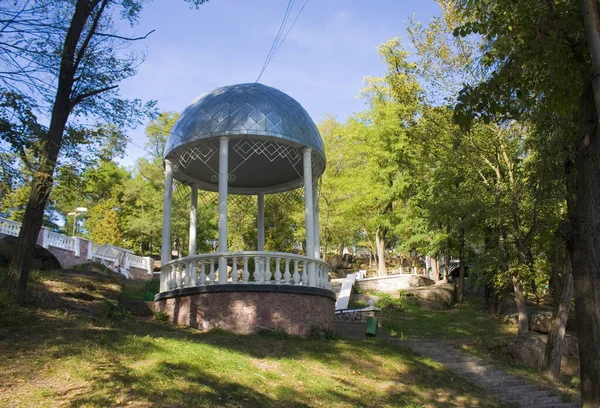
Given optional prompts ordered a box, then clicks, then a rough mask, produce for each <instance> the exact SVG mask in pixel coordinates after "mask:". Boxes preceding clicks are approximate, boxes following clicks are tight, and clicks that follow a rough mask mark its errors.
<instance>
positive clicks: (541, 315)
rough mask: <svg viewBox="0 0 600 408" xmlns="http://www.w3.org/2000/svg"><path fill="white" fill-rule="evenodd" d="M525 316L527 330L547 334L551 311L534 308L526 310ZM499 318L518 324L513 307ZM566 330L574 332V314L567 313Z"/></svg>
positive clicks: (517, 315)
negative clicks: (527, 322)
mask: <svg viewBox="0 0 600 408" xmlns="http://www.w3.org/2000/svg"><path fill="white" fill-rule="evenodd" d="M527 317H528V320H529V330H531V331H534V332H538V333H542V334H547V333H548V332H549V331H550V326H551V325H552V311H550V310H547V309H534V310H528V311H527ZM500 320H501V321H502V322H503V323H504V324H507V325H511V326H518V325H519V314H518V313H517V312H516V310H515V309H511V310H509V311H508V313H506V314H504V315H503V316H500ZM567 331H569V332H575V331H576V326H575V316H574V315H573V314H570V315H569V319H568V320H567Z"/></svg>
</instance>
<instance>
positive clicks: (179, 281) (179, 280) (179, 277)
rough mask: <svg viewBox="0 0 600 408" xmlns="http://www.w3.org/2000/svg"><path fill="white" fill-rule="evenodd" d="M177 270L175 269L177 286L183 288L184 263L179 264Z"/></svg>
mask: <svg viewBox="0 0 600 408" xmlns="http://www.w3.org/2000/svg"><path fill="white" fill-rule="evenodd" d="M176 268H177V270H176V271H175V277H176V279H177V287H178V288H181V287H183V269H184V268H183V265H182V264H177V266H176Z"/></svg>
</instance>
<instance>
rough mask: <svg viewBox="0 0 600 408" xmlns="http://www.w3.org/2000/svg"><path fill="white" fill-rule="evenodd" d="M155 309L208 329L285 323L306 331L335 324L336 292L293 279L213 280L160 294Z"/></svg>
mask: <svg viewBox="0 0 600 408" xmlns="http://www.w3.org/2000/svg"><path fill="white" fill-rule="evenodd" d="M155 310H156V311H157V312H163V313H166V314H167V315H168V316H169V320H170V321H171V322H172V323H174V324H178V325H182V326H192V327H194V328H197V329H200V330H202V331H207V330H211V329H217V328H218V329H223V330H226V331H230V332H233V333H238V334H252V333H256V332H257V331H258V330H259V329H263V328H268V329H281V330H285V331H286V332H287V333H289V334H296V335H306V334H308V333H309V332H310V330H311V328H312V327H315V326H316V327H319V328H321V329H327V330H333V329H334V328H335V318H334V312H335V294H334V293H333V292H331V291H330V290H327V289H321V288H315V287H309V286H293V285H289V286H288V285H261V284H255V285H252V284H251V285H248V284H227V285H208V286H198V287H190V288H183V289H175V290H170V291H167V292H162V293H159V294H158V295H156V298H155Z"/></svg>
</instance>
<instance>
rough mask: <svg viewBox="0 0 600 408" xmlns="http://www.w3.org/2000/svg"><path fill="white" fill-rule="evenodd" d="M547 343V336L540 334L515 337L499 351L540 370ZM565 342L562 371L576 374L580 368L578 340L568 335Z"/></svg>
mask: <svg viewBox="0 0 600 408" xmlns="http://www.w3.org/2000/svg"><path fill="white" fill-rule="evenodd" d="M546 341H547V336H545V335H543V334H538V333H531V334H529V335H527V336H514V337H510V338H509V339H508V340H507V341H506V343H505V350H498V352H500V353H502V354H505V355H507V356H509V357H511V358H513V359H515V360H517V361H519V362H521V363H523V364H525V365H528V366H530V367H534V368H536V369H540V368H541V366H542V362H543V360H544V352H545V350H546ZM564 341H565V343H564V346H563V355H562V362H561V371H562V372H564V373H565V374H568V373H571V374H574V373H576V371H577V367H578V366H579V349H578V346H577V338H576V337H575V336H570V335H566V336H565V340H564Z"/></svg>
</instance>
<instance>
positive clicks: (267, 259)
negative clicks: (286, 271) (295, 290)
mask: <svg viewBox="0 0 600 408" xmlns="http://www.w3.org/2000/svg"><path fill="white" fill-rule="evenodd" d="M263 276H264V280H265V283H271V257H269V256H267V257H265V272H264V273H263Z"/></svg>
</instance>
